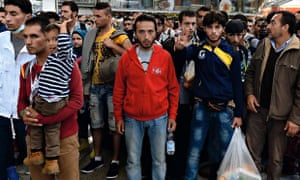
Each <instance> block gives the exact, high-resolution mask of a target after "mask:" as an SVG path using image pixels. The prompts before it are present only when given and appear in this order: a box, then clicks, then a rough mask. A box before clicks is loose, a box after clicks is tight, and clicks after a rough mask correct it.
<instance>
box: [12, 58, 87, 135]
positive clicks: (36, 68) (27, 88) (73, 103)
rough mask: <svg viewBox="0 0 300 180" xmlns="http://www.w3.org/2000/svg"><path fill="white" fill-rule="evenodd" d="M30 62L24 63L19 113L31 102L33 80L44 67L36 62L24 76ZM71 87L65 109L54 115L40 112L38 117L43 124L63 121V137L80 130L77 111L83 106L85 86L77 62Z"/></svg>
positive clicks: (61, 133)
mask: <svg viewBox="0 0 300 180" xmlns="http://www.w3.org/2000/svg"><path fill="white" fill-rule="evenodd" d="M30 63H31V62H29V63H26V64H24V65H23V66H22V69H21V75H20V90H19V99H18V114H19V115H20V114H21V112H22V111H23V110H24V109H25V108H26V107H27V106H29V104H30V103H29V97H30V93H31V80H32V81H33V80H34V78H35V76H36V74H37V73H39V72H40V71H41V68H42V66H40V65H37V64H36V63H35V64H34V65H33V66H32V68H31V72H29V73H27V77H26V78H24V75H25V74H26V73H25V71H26V67H27V66H30ZM69 88H70V94H69V102H68V104H67V105H66V106H65V107H64V108H63V109H61V110H60V111H59V112H58V113H57V114H55V115H52V116H42V115H41V114H39V115H38V117H37V119H38V120H39V123H41V124H53V123H56V122H61V128H60V138H61V139H63V138H66V137H69V136H72V135H74V134H76V133H77V131H78V124H77V111H78V110H79V109H80V108H81V107H82V106H83V88H82V80H81V74H80V70H79V67H78V64H77V63H74V68H73V71H72V74H71V81H70V83H69Z"/></svg>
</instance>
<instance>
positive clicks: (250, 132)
mask: <svg viewBox="0 0 300 180" xmlns="http://www.w3.org/2000/svg"><path fill="white" fill-rule="evenodd" d="M295 24H296V19H295V16H294V15H293V14H291V13H290V12H287V11H279V12H276V13H275V15H273V17H272V19H271V22H270V24H269V25H268V26H267V28H268V31H269V37H271V38H266V39H265V40H264V42H262V43H261V44H260V45H259V47H258V48H257V51H256V52H255V54H254V55H253V58H252V59H251V64H250V66H249V67H248V70H247V72H246V80H245V95H246V97H247V108H248V109H249V110H250V113H249V120H248V124H247V129H246V139H247V143H248V147H249V150H250V152H251V154H252V156H253V159H254V161H255V163H256V165H257V168H258V169H259V170H261V169H262V168H261V159H262V157H261V155H262V151H263V148H264V144H265V142H266V139H267V141H268V151H269V152H268V155H269V157H268V158H269V162H268V167H267V175H268V180H279V178H280V175H281V170H282V162H283V156H284V152H285V149H286V146H287V137H288V136H295V135H296V134H297V132H298V131H299V125H300V114H299V112H300V109H299V105H300V74H299V69H300V51H299V49H300V42H299V39H298V38H297V37H296V36H295V35H293V34H294V31H295Z"/></svg>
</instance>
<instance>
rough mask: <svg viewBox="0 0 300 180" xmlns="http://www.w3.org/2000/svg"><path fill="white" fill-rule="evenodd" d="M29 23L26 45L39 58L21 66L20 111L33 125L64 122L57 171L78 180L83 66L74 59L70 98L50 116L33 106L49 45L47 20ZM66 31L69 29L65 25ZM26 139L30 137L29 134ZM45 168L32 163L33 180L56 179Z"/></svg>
mask: <svg viewBox="0 0 300 180" xmlns="http://www.w3.org/2000/svg"><path fill="white" fill-rule="evenodd" d="M36 19H38V18H36ZM32 21H33V20H32ZM27 23H28V21H27V22H26V26H25V29H24V39H25V45H26V47H27V49H28V52H29V53H30V54H35V55H36V58H35V59H33V60H32V61H30V62H28V63H26V64H24V65H23V66H22V69H21V75H20V90H19V99H18V114H19V116H20V117H21V118H22V120H23V121H24V123H25V124H26V125H28V126H30V127H31V126H43V125H49V124H54V123H58V122H60V123H61V127H60V155H59V158H58V163H59V166H60V173H59V174H58V179H72V180H79V163H78V162H79V149H78V148H79V144H78V137H77V132H78V124H77V111H78V110H79V109H80V108H81V107H82V105H83V88H82V81H81V74H80V70H79V67H78V65H77V63H74V67H73V69H72V72H71V77H70V82H69V89H70V92H69V101H68V103H67V105H65V106H64V107H63V108H62V109H61V110H59V112H58V113H56V114H55V115H50V116H43V115H41V114H39V113H37V112H36V111H35V110H34V109H33V108H31V106H30V96H31V92H34V89H35V88H36V87H34V86H35V85H37V84H38V81H39V74H40V72H41V71H42V69H43V66H44V64H45V62H46V61H47V57H48V55H49V48H48V46H47V45H48V43H47V41H46V36H45V28H46V25H47V24H46V22H45V21H44V20H43V19H39V20H35V21H34V23H32V24H27ZM64 32H67V31H66V29H65V31H64ZM32 90H33V91H32ZM29 130H30V129H29ZM27 140H29V137H28V138H27ZM27 146H28V149H30V147H29V146H30V143H29V142H28V143H27ZM74 162H75V163H74ZM42 168H43V166H42V165H31V166H30V174H31V179H32V180H41V179H42V180H53V179H55V176H54V175H46V174H43V173H42Z"/></svg>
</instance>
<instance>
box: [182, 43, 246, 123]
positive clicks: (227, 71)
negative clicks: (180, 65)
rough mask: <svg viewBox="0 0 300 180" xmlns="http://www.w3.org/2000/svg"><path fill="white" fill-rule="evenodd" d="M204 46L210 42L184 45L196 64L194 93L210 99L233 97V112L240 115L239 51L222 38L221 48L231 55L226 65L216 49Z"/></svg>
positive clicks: (241, 105)
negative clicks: (229, 61)
mask: <svg viewBox="0 0 300 180" xmlns="http://www.w3.org/2000/svg"><path fill="white" fill-rule="evenodd" d="M205 46H209V44H208V42H207V41H203V42H202V43H201V45H200V46H195V45H191V46H188V47H187V48H185V55H186V57H187V59H193V60H194V61H195V64H196V66H195V72H196V75H195V80H194V85H193V92H194V96H195V97H199V98H202V99H207V100H209V99H218V100H223V101H230V100H233V101H234V103H235V108H234V116H235V117H241V116H242V107H243V95H242V93H243V89H242V81H241V62H240V57H239V55H238V53H237V52H236V51H234V49H233V48H232V46H231V45H230V44H229V43H228V42H227V41H226V40H221V43H220V44H219V46H218V48H220V49H221V50H222V51H223V52H225V53H226V54H228V55H229V57H231V59H232V61H231V63H229V64H227V65H225V63H224V62H223V61H222V60H221V59H220V58H219V57H218V56H217V55H216V53H214V52H213V51H210V50H208V49H207V48H205ZM209 47H210V46H209ZM212 50H214V48H212ZM181 55H182V54H181Z"/></svg>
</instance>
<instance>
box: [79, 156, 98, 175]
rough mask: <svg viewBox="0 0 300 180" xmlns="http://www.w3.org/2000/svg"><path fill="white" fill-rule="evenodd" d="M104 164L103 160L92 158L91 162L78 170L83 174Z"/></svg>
mask: <svg viewBox="0 0 300 180" xmlns="http://www.w3.org/2000/svg"><path fill="white" fill-rule="evenodd" d="M103 166H104V163H103V160H101V161H95V159H92V160H91V162H90V163H89V164H88V165H87V166H85V167H84V168H83V169H81V170H80V172H82V173H84V174H89V173H92V172H94V171H95V169H98V168H101V167H103Z"/></svg>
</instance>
